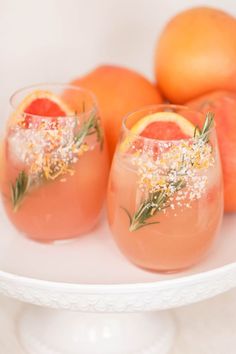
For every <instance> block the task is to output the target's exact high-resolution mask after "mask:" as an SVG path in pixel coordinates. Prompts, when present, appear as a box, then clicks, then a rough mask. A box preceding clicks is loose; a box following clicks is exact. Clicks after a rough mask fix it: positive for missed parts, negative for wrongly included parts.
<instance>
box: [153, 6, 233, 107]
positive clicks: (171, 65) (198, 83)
mask: <svg viewBox="0 0 236 354" xmlns="http://www.w3.org/2000/svg"><path fill="white" fill-rule="evenodd" d="M235 37H236V19H235V18H234V17H232V16H230V15H229V14H227V13H225V12H223V11H221V10H218V9H214V8H208V7H196V8H192V9H188V10H186V11H183V12H181V13H179V14H178V15H177V16H175V17H174V18H172V19H171V20H170V22H169V23H168V24H167V26H166V27H165V28H164V30H163V32H162V33H161V35H160V38H159V41H158V43H157V47H156V53H155V74H156V79H157V82H158V85H159V87H160V89H161V90H162V92H163V94H164V96H165V97H166V98H167V99H168V100H169V101H171V102H173V103H185V102H187V101H189V100H191V99H193V98H195V97H198V96H201V95H203V94H206V93H208V92H211V91H214V90H221V89H222V90H236V41H233V40H232V38H235Z"/></svg>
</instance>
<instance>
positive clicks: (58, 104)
mask: <svg viewBox="0 0 236 354" xmlns="http://www.w3.org/2000/svg"><path fill="white" fill-rule="evenodd" d="M74 114H75V112H74V111H72V110H71V109H70V108H69V107H68V106H67V105H66V104H65V103H64V102H63V101H62V100H61V98H60V97H58V96H56V95H55V94H53V93H52V92H50V91H41V90H37V91H34V92H32V93H30V94H29V95H28V96H26V97H25V98H24V100H23V101H22V102H21V103H20V104H19V106H18V107H17V109H16V111H15V112H14V113H13V115H12V116H11V119H10V124H14V123H17V122H18V121H19V120H20V121H21V122H22V123H23V126H24V127H25V128H28V127H29V125H30V123H31V122H32V121H33V119H34V117H36V116H37V117H39V119H40V118H55V119H54V120H52V121H55V120H56V118H58V117H66V116H73V115H74Z"/></svg>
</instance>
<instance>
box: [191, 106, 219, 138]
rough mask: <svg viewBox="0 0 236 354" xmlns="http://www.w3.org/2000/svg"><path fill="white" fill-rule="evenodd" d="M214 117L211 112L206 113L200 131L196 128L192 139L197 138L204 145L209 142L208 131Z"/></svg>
mask: <svg viewBox="0 0 236 354" xmlns="http://www.w3.org/2000/svg"><path fill="white" fill-rule="evenodd" d="M214 116H215V115H214V113H213V112H207V114H206V118H205V122H204V124H203V127H202V129H200V128H199V127H198V126H196V127H195V130H194V137H198V138H199V139H201V140H202V141H203V143H205V144H206V143H208V142H209V134H210V130H211V128H212V127H213V125H214Z"/></svg>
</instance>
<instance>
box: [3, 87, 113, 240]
mask: <svg viewBox="0 0 236 354" xmlns="http://www.w3.org/2000/svg"><path fill="white" fill-rule="evenodd" d="M55 89H57V94H54V93H52V91H53V90H55ZM60 90H63V91H64V90H66V93H67V94H66V95H65V93H63V99H62V98H61V94H59V91H60ZM71 90H72V91H73V90H77V99H78V100H80V101H79V102H81V111H80V112H78V111H77V112H75V111H73V107H71V106H69V104H68V102H67V99H66V97H67V96H68V97H69V93H70V92H71ZM27 93H28V95H27ZM25 96H26V97H25ZM21 97H24V99H23V100H22V99H21ZM17 101H21V103H20V104H19V102H18V104H16V102H17ZM68 101H69V100H68ZM76 104H77V107H78V106H79V105H78V102H76ZM12 105H13V107H14V113H13V114H12V115H11V117H10V119H9V122H8V126H7V131H6V135H5V139H4V143H3V174H2V196H3V203H4V206H5V209H6V212H7V215H8V217H9V219H10V220H11V222H12V223H13V225H15V227H16V228H17V229H18V230H19V231H21V232H22V233H24V234H25V235H26V236H28V237H29V238H31V239H34V240H37V241H41V242H53V241H56V240H65V239H69V238H73V237H76V236H78V235H80V234H84V233H86V232H88V231H89V230H90V229H91V228H93V227H94V225H95V224H96V222H97V221H98V218H99V215H100V211H101V209H102V206H103V201H104V195H105V190H106V181H107V174H108V164H107V154H106V151H105V149H104V144H103V133H102V129H101V125H100V119H99V116H98V111H97V108H96V103H95V101H94V98H93V96H92V95H91V94H90V93H89V92H87V91H84V90H82V89H79V88H74V87H65V86H64V85H59V86H57V87H51V86H48V87H46V89H44V88H43V89H42V88H41V87H39V88H37V89H36V88H29V89H25V90H23V91H20V92H18V93H16V94H15V95H14V96H13V98H12Z"/></svg>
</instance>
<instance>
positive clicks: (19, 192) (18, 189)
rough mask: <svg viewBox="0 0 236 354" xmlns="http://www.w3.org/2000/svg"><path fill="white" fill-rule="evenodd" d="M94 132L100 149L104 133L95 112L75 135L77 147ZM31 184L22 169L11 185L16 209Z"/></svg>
mask: <svg viewBox="0 0 236 354" xmlns="http://www.w3.org/2000/svg"><path fill="white" fill-rule="evenodd" d="M92 134H96V136H97V142H98V143H100V149H101V150H102V148H103V133H102V130H101V127H100V122H99V120H98V118H97V117H96V115H95V114H91V116H90V117H89V119H88V120H87V121H84V122H83V124H82V126H81V129H80V130H79V132H78V133H77V134H76V135H75V138H74V143H75V144H76V145H77V147H80V146H81V145H82V144H83V142H84V139H85V138H86V137H87V136H89V135H92ZM29 186H30V181H29V176H28V175H27V173H26V172H25V171H24V170H22V171H20V172H19V174H18V177H17V178H16V181H15V183H14V184H13V185H12V186H11V195H12V198H11V199H12V205H13V209H14V211H17V209H18V207H19V205H20V203H21V201H22V199H23V197H24V196H25V194H26V193H27V191H28V189H29Z"/></svg>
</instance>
